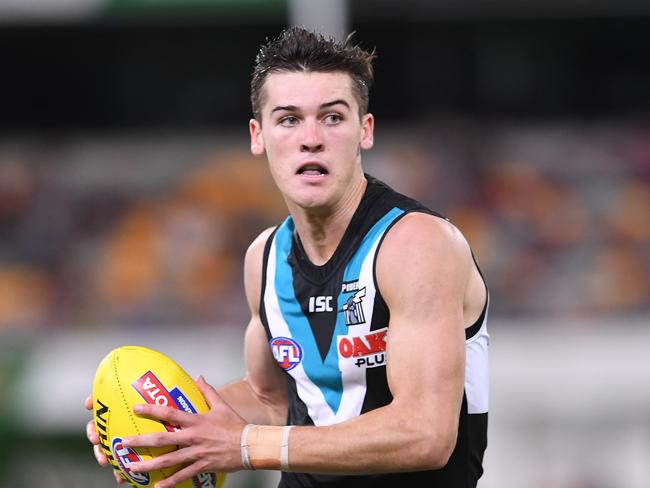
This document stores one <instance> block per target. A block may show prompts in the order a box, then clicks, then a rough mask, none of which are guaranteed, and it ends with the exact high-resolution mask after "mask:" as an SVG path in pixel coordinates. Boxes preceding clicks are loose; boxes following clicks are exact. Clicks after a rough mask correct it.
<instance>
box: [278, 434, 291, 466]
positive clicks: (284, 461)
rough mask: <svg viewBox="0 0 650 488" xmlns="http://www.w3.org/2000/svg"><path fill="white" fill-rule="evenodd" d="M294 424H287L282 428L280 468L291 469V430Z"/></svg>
mask: <svg viewBox="0 0 650 488" xmlns="http://www.w3.org/2000/svg"><path fill="white" fill-rule="evenodd" d="M292 427H293V426H292V425H286V426H285V427H284V429H282V444H281V445H280V469H281V470H282V471H289V431H290V430H291V428H292Z"/></svg>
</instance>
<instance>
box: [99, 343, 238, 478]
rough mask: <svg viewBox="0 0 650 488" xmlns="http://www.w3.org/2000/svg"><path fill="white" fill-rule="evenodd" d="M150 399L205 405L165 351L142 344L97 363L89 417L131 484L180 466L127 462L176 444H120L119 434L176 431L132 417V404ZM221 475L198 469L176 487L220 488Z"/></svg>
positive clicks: (202, 408) (195, 409)
mask: <svg viewBox="0 0 650 488" xmlns="http://www.w3.org/2000/svg"><path fill="white" fill-rule="evenodd" d="M144 402H146V403H150V404H156V405H163V406H168V407H172V408H177V409H179V410H183V411H186V412H192V413H205V412H207V411H208V410H209V407H208V405H207V403H206V402H205V399H204V398H203V395H201V392H200V391H199V389H198V388H197V386H196V384H195V383H194V381H193V380H192V378H191V377H190V376H189V375H188V374H187V373H186V372H185V371H184V370H183V369H182V368H181V367H180V366H179V365H178V364H176V363H175V362H174V361H172V360H171V359H169V358H168V357H167V356H165V355H164V354H161V353H159V352H158V351H154V350H153V349H148V348H146V347H141V346H123V347H119V348H117V349H115V350H113V351H111V352H110V353H109V354H108V355H107V356H106V357H105V358H104V359H103V360H102V362H101V363H100V364H99V367H98V368H97V372H96V374H95V382H94V384H93V417H94V419H95V425H96V427H97V433H98V434H99V437H100V444H101V447H102V450H103V451H104V453H105V454H106V456H107V457H108V460H109V462H110V463H111V465H112V466H113V468H114V469H115V470H117V471H118V472H119V473H120V475H121V476H122V477H123V478H124V479H125V480H126V481H128V482H129V483H130V484H131V485H133V486H135V487H153V486H154V484H155V483H157V482H158V481H161V480H163V479H165V478H168V477H169V476H171V475H172V474H173V473H175V472H176V471H178V470H179V469H181V466H177V467H174V468H166V469H161V470H158V471H151V472H149V473H135V472H132V471H130V470H129V464H130V463H132V462H137V461H140V460H143V461H145V460H148V459H151V458H152V457H156V456H160V455H162V454H165V453H167V452H170V451H171V450H174V449H175V447H164V448H163V447H154V448H133V449H131V448H125V447H124V446H122V439H123V438H124V437H128V436H131V435H136V434H148V433H152V432H165V431H169V432H172V431H175V430H178V427H176V426H174V425H171V424H169V423H167V422H161V421H157V420H150V419H144V418H140V417H137V416H136V415H135V414H134V413H133V406H134V405H136V404H138V403H144ZM225 479H226V476H225V475H224V474H221V473H202V474H200V475H197V476H195V477H194V478H192V479H191V480H186V481H184V482H183V483H181V484H179V485H176V486H177V487H180V488H221V487H222V486H223V484H224V481H225Z"/></svg>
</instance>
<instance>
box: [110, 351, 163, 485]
mask: <svg viewBox="0 0 650 488" xmlns="http://www.w3.org/2000/svg"><path fill="white" fill-rule="evenodd" d="M118 359H119V357H118V356H117V354H116V355H115V356H113V361H112V362H113V375H114V377H115V381H116V382H117V391H119V392H120V397H122V403H123V404H124V407H125V410H126V412H127V413H128V414H129V419H130V420H131V424H132V425H133V429H134V430H135V432H136V434H137V435H140V434H141V432H140V429H138V424H137V423H136V421H135V418H134V416H133V413H132V412H131V409H130V408H129V403H128V402H127V401H126V397H125V396H124V390H123V389H122V381H121V380H120V376H119V375H118V374H117V373H118V371H117V362H118ZM138 449H144V450H145V451H146V453H147V455H148V456H150V457H152V458H153V455H152V454H151V451H150V450H149V448H148V447H145V448H138ZM120 471H122V470H120ZM163 476H164V473H163ZM127 478H128V482H129V484H130V485H131V486H135V487H136V488H137V484H134V483H133V482H132V480H131V478H130V477H129V476H127ZM165 478H167V476H165Z"/></svg>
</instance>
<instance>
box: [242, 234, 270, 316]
mask: <svg viewBox="0 0 650 488" xmlns="http://www.w3.org/2000/svg"><path fill="white" fill-rule="evenodd" d="M274 229H275V227H269V228H268V229H266V230H264V231H263V232H262V233H261V234H260V235H258V236H257V237H256V238H255V240H254V241H253V242H252V243H251V245H250V246H248V250H247V251H246V258H245V259H244V287H245V289H246V299H247V301H248V305H249V307H250V309H251V312H252V313H253V315H256V314H257V313H258V312H259V297H260V293H261V292H262V262H263V260H264V246H265V245H266V241H267V240H268V239H269V236H270V235H271V234H272V233H273V230H274Z"/></svg>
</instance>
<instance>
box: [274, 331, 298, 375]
mask: <svg viewBox="0 0 650 488" xmlns="http://www.w3.org/2000/svg"><path fill="white" fill-rule="evenodd" d="M269 345H270V346H271V351H272V352H273V357H274V358H275V360H276V361H277V362H278V365H279V366H280V367H281V368H282V369H284V370H285V371H290V370H292V369H293V368H295V367H296V366H298V365H299V364H300V361H302V347H300V344H298V343H297V342H296V341H294V340H293V339H290V338H289V337H274V338H273V339H271V341H270V342H269Z"/></svg>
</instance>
